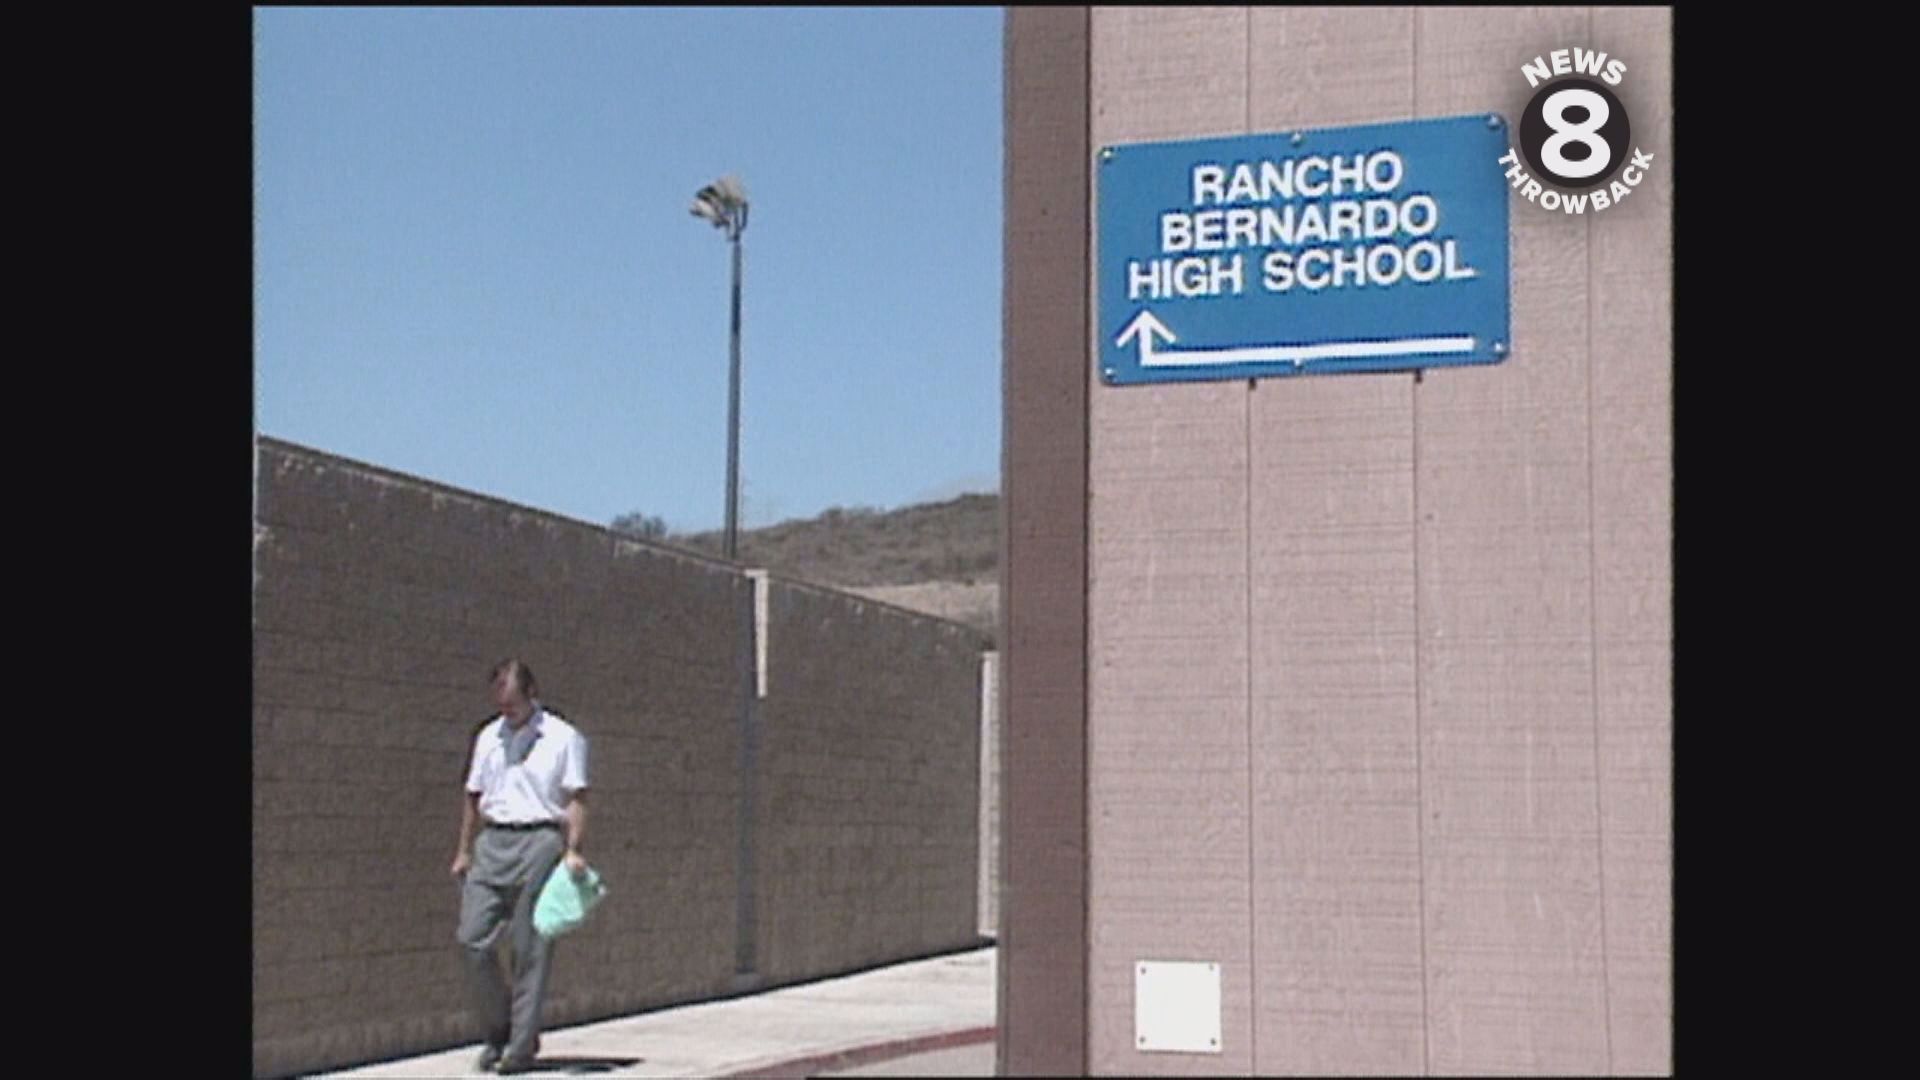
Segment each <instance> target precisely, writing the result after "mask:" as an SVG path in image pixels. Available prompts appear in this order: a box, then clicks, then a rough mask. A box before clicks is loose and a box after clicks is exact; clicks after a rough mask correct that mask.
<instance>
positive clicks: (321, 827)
mask: <svg viewBox="0 0 1920 1080" xmlns="http://www.w3.org/2000/svg"><path fill="white" fill-rule="evenodd" d="M256 465H257V476H258V479H257V487H258V491H257V501H256V512H255V518H256V521H255V566H254V582H255V589H254V716H253V728H252V734H253V768H254V801H253V820H254V851H253V856H254V858H253V862H254V887H253V911H254V914H253V924H254V925H253V931H254V932H253V942H254V1018H253V1019H254V1040H255V1042H254V1064H255V1069H256V1071H257V1072H261V1073H267V1074H276V1073H285V1072H290V1071H305V1070H313V1069H319V1068H328V1067H335V1066H340V1065H345V1064H350V1063H354V1062H360V1061H367V1060H373V1059H377V1058H381V1057H388V1056H394V1055H400V1054H407V1053H417V1052H421V1051H425V1050H429V1049H433V1048H436V1047H444V1046H449V1045H454V1044H458V1043H461V1042H465V1041H468V1040H470V1039H472V1038H474V1037H475V1035H474V1033H473V1031H472V1030H471V1028H470V1021H469V1019H468V1017H467V1016H466V1014H465V1012H464V1006H465V1001H464V996H463V994H462V986H461V981H460V968H459V961H458V952H457V946H455V945H454V943H453V930H454V922H455V919H456V916H457V912H458V902H459V900H458V894H459V890H458V886H457V885H456V883H455V882H454V881H453V879H452V878H451V877H450V876H449V875H448V873H447V867H448V864H449V862H450V861H451V858H452V855H453V847H454V840H455V837H456V834H457V829H458V823H459V811H460V803H461V796H460V786H459V785H460V781H461V779H462V777H463V775H464V768H465V763H466V757H467V753H468V749H469V747H470V745H471V740H472V737H473V734H474V731H475V729H476V728H477V726H478V725H479V724H480V723H481V722H482V721H483V720H485V719H486V717H487V713H488V712H489V707H488V703H487V697H486V687H485V685H484V682H485V675H486V671H487V669H488V667H489V666H490V665H491V664H492V663H493V662H494V661H495V660H497V659H499V658H500V657H502V656H505V655H509V654H514V655H519V656H521V657H523V658H525V659H526V660H527V662H528V663H529V664H530V665H531V666H532V667H533V669H534V670H535V672H536V673H538V675H539V677H540V681H541V684H542V688H543V690H544V693H545V697H546V700H547V702H548V703H549V704H550V705H552V706H554V707H556V708H557V709H559V710H560V711H561V712H563V713H564V714H566V715H567V716H568V717H569V718H570V719H572V720H573V721H575V722H576V723H578V724H579V725H580V726H581V727H582V729H583V730H584V731H585V732H586V734H587V735H588V737H589V739H590V740H591V745H592V780H593V785H594V793H593V797H592V815H591V825H590V834H589V845H588V848H589V853H590V857H591V859H592V861H593V863H594V864H595V866H596V867H597V868H599V869H600V870H601V872H602V873H603V874H605V875H606V877H607V879H608V880H609V882H610V884H611V886H612V889H613V892H612V895H611V896H610V898H609V899H608V901H607V903H606V904H605V906H604V907H603V908H602V909H601V910H600V911H599V912H597V913H596V915H595V918H594V919H593V920H592V922H590V924H589V925H588V926H587V927H586V928H584V929H583V930H581V931H580V932H579V933H578V935H577V936H575V937H571V938H568V939H567V940H565V941H563V942H562V943H561V944H560V945H559V946H558V952H557V958H556V963H555V969H554V975H553V982H552V985H551V990H550V994H549V999H548V1015H547V1023H548V1024H549V1025H555V1024H566V1023H570V1022H578V1021H582V1020H586V1019H590V1018H595V1017H602V1016H608V1015H615V1014H619V1013H622V1012H630V1011H635V1010H639V1009H644V1008H648V1007H652V1006H658V1005H663V1004H667V1003H671V1002H677V1001H686V1000H692V999H697V998H700V997H703V996H709V995H713V994H716V993H721V992H724V991H726V990H728V989H729V988H730V987H731V986H732V985H733V983H732V979H733V975H734V959H735V943H736V936H737V926H736V887H735V886H736V864H737V852H738V847H739V843H738V834H739V816H738V815H739V806H740V797H741V777H740V771H739V769H740V731H741V718H742V710H743V709H744V708H746V707H747V705H748V695H749V694H750V693H751V683H750V682H748V681H746V680H743V679H742V677H741V675H742V673H743V672H745V671H748V670H749V669H748V668H745V667H743V666H741V657H743V656H750V644H751V642H750V638H749V637H748V635H750V634H751V632H752V631H751V626H752V623H751V601H752V588H751V584H750V582H749V580H748V579H747V577H746V576H745V575H744V574H742V573H740V572H739V571H737V570H735V569H733V568H730V567H728V566H726V565H724V564H721V563H717V562H714V561H712V560H708V559H703V558H701V557H699V556H695V555H691V554H687V553H680V552H676V551H673V550H670V549H666V548H662V547H657V546H652V545H647V544H643V543H638V542H633V541H629V540H626V539H623V538H619V537H616V536H614V535H613V534H611V533H609V532H607V531H606V530H604V529H600V528H596V527H593V526H590V525H585V524H582V523H578V522H573V521H569V520H566V519H563V518H559V517H557V516H554V515H550V514H545V513H541V512H538V511H533V510H529V509H525V508H522V507H515V506H511V505H508V504H505V503H501V502H498V501H495V500H491V499H487V498H484V497H480V496H475V495H471V494H468V493H464V492H459V491H454V490H451V489H447V488H444V487H439V486H436V485H432V484H428V483H425V482H422V481H418V480H414V479H412V478H408V477H404V476H399V475H397V474H393V473H390V472H387V471H385V470H381V469H377V468H373V467H369V466H364V465H360V464H357V463H353V462H348V461H344V460H342V459H339V458H335V457H331V456H328V455H324V454H320V453H316V452H313V451H310V450H306V449H304V448H300V447H296V446H291V445H288V444H285V443H280V442H277V441H274V440H267V439H262V440H261V441H260V443H259V448H258V456H257V462H256ZM789 591H790V590H789V589H788V588H787V587H784V586H781V585H778V584H776V599H780V600H781V602H780V603H778V604H777V607H778V608H779V609H780V610H781V611H782V612H783V613H785V612H788V611H791V612H793V613H794V614H793V615H792V617H797V618H799V619H800V620H801V621H800V623H799V624H798V625H790V624H789V623H788V622H786V621H780V620H777V621H776V628H775V633H776V635H784V640H785V649H786V650H788V651H786V652H785V653H784V655H785V657H786V658H787V659H786V662H788V663H790V664H797V665H798V667H797V668H795V669H794V670H795V672H796V673H795V674H788V675H785V676H784V677H783V670H784V669H782V668H780V667H778V666H776V668H775V671H774V672H773V674H774V675H775V685H776V686H781V685H785V686H788V687H791V688H792V690H793V691H794V692H795V693H796V695H798V696H797V697H796V698H795V699H794V700H792V701H787V700H784V699H782V698H781V697H780V696H779V694H780V691H779V690H775V691H774V696H773V697H771V698H770V699H769V701H767V702H760V703H758V705H759V707H760V708H761V709H762V710H763V711H762V712H761V713H759V714H757V716H756V720H757V721H758V722H761V723H763V724H764V723H766V722H767V721H768V720H769V719H778V720H779V721H780V722H781V723H784V724H785V725H787V727H786V728H785V729H782V731H781V733H780V734H781V735H782V736H784V734H786V733H787V732H791V733H792V734H794V735H796V736H798V735H799V734H800V733H802V732H806V733H808V734H807V737H805V738H798V737H796V738H793V739H786V738H784V737H778V738H774V739H772V740H766V741H765V742H764V743H763V745H762V747H761V754H760V763H761V766H762V768H763V769H765V770H766V774H765V776H766V778H765V779H763V780H762V783H761V791H762V792H763V793H772V792H784V791H786V790H787V789H784V788H781V787H780V786H779V781H780V780H781V778H785V777H789V776H795V777H799V776H804V777H806V778H807V779H806V780H805V782H804V783H800V784H799V785H798V786H797V787H796V788H795V789H794V790H795V791H796V792H797V797H798V798H799V799H800V800H802V801H801V802H800V803H799V804H798V805H801V806H803V807H804V808H805V813H806V815H807V816H806V817H805V818H804V821H805V823H806V824H807V827H808V828H810V829H811V830H813V831H801V832H797V833H793V834H790V835H789V834H786V833H783V832H780V831H778V830H774V829H772V828H770V827H765V826H763V827H762V828H761V830H760V833H759V838H760V844H761V846H760V848H759V851H758V857H757V860H756V864H755V866H756V874H757V880H758V886H759V889H760V890H761V897H762V898H761V900H760V905H759V919H760V934H761V937H760V939H759V940H758V942H757V947H758V951H759V954H760V956H761V957H762V958H763V959H765V958H769V957H776V956H777V957H780V958H781V964H782V966H781V967H780V968H779V969H778V971H777V973H776V972H775V971H774V970H773V969H771V968H768V967H767V966H766V965H765V964H764V963H763V965H762V972H763V974H764V975H766V976H768V977H771V978H775V979H780V978H800V977H807V976H814V975H821V974H827V973H831V972H833V971H836V970H845V969H847V968H850V967H854V966H858V965H860V964H865V963H871V962H875V961H877V960H883V959H890V958H895V957H898V956H903V955H916V954H923V953H926V952H929V951H935V950H938V949H941V948H945V947H949V946H957V945H961V944H965V943H967V942H968V941H969V940H970V935H971V934H972V933H973V929H974V921H975V920H974V903H975V895H976V889H975V873H976V862H975V859H976V855H975V849H974V847H973V846H972V845H973V843H974V829H975V826H974V824H973V822H974V820H975V819H974V814H975V810H976V798H977V794H976V791H977V783H978V765H977V756H978V742H977V739H978V734H977V730H978V708H979V706H978V692H977V687H976V682H977V678H978V675H977V673H978V668H979V663H978V659H977V654H978V651H979V648H980V645H981V642H980V641H979V639H978V638H977V637H976V636H974V635H972V634H970V633H969V632H968V631H966V630H965V629H964V628H961V627H957V626H954V625H952V624H949V623H944V622H940V621H938V620H933V619H929V618H925V617H921V616H915V615H910V614H908V613H904V612H895V611H892V610H891V609H886V610H885V612H884V613H882V609H880V608H879V607H878V606H877V605H874V604H872V603H871V602H867V601H860V600H857V599H856V598H852V597H847V596H843V595H840V594H835V593H830V592H826V591H822V590H807V598H806V599H805V600H804V602H802V601H786V600H783V599H781V598H784V597H785V596H786V595H787V593H788V592H789ZM863 612H864V614H863ZM743 614H745V615H746V616H747V617H746V618H744V619H743V618H742V615H743ZM788 618H789V616H788V615H786V614H783V615H782V616H781V620H786V619H788ZM809 620H811V621H822V620H824V621H825V622H827V623H831V624H833V630H832V632H831V633H829V634H827V635H825V636H824V637H823V638H822V639H821V640H818V641H813V640H811V638H810V635H809V633H808V632H807V629H806V626H807V624H808V621H809ZM789 630H790V631H791V632H790V633H789V632H788V631H789ZM782 642H783V637H782V636H776V637H775V638H774V639H773V643H774V645H775V652H774V656H775V657H776V658H777V657H781V656H782V655H783V653H782ZM780 662H781V661H779V660H777V659H776V661H775V663H776V665H778V664H779V663H780ZM848 751H853V752H851V753H849V752H848ZM788 754H801V755H805V756H803V757H802V758H801V759H800V761H799V762H793V761H789V760H787V757H786V755H788ZM903 775H904V776H906V777H909V778H910V780H908V781H905V782H903V780H902V776H903ZM770 781H771V782H770ZM870 796H871V798H872V799H873V805H885V806H887V807H888V814H889V816H888V824H889V826H890V827H889V828H886V829H880V828H872V827H867V828H866V831H860V832H832V829H833V828H834V827H836V826H835V823H836V822H837V821H838V820H839V819H838V818H837V817H836V815H839V814H846V813H852V812H853V809H854V808H855V807H858V806H863V805H867V804H868V799H869V797H870ZM763 805H764V804H763ZM756 824H760V823H758V822H756ZM861 827H862V826H844V828H861ZM830 832H831V835H830V836H829V833H830ZM773 838H778V840H779V842H780V843H781V844H784V845H785V847H784V850H783V851H782V853H781V854H780V855H776V854H775V853H774V849H773V848H772V847H771V846H767V842H768V840H769V839H773ZM816 842H818V843H822V844H824V845H825V850H826V852H827V853H826V854H825V855H824V860H825V861H824V862H822V858H823V856H822V855H821V854H820V853H819V852H815V851H813V850H812V849H811V848H810V845H812V844H814V843H816ZM896 849H897V850H896ZM823 866H824V868H825V869H824V870H823V869H822V867H823ZM789 868H791V870H789ZM789 873H792V874H798V875H801V880H804V881H805V882H806V883H807V885H806V887H804V888H802V887H796V886H794V885H793V884H792V883H791V880H790V878H789ZM876 874H880V875H883V876H881V877H875V876H874V875H876ZM862 875H865V876H862ZM826 884H831V885H833V886H835V887H836V888H837V889H838V890H839V892H837V893H834V892H830V891H827V890H826V889H825V888H824V887H821V886H824V885H826ZM816 887H820V888H819V889H818V891H817V892H815V891H810V890H814V889H816ZM868 890H871V893H872V896H873V897H874V898H875V899H874V902H873V903H872V905H871V906H870V907H865V908H863V907H861V906H860V905H859V904H858V903H854V902H853V901H851V900H850V899H849V898H850V897H853V896H856V895H859V894H861V893H863V892H865V891H868ZM949 893H951V896H949V895H948V894H949ZM796 905H797V906H796ZM850 905H851V910H854V911H856V912H870V915H868V916H866V917H864V918H860V919H857V920H853V921H852V926H853V928H854V929H855V930H856V931H858V932H857V933H849V932H848V931H847V927H848V925H849V922H850V920H849V919H848V917H847V912H848V911H849V910H850ZM949 909H951V911H950V910H949ZM868 931H871V933H868ZM863 935H864V936H863ZM806 942H813V943H814V944H811V945H808V944H805V943H806Z"/></svg>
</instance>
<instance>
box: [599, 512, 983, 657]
mask: <svg viewBox="0 0 1920 1080" xmlns="http://www.w3.org/2000/svg"><path fill="white" fill-rule="evenodd" d="M615 527H616V528H618V527H619V525H618V524H616V526H615ZM666 541H667V542H668V543H671V544H675V545H679V546H682V547H691V548H696V549H699V550H702V551H709V552H713V553H715V554H718V553H719V551H720V547H721V535H720V533H719V532H718V531H714V532H704V533H691V534H683V535H669V536H667V537H666ZM739 561H740V562H742V563H744V564H746V565H748V566H763V567H766V568H768V569H770V570H772V571H774V572H775V573H777V574H782V575H784V576H787V577H792V578H798V579H800V580H802V581H811V582H815V583H817V584H821V585H833V586H837V587H840V588H843V589H847V590H848V591H850V592H857V593H860V594H861V595H863V596H871V597H873V598H874V599H876V600H883V601H886V602H887V603H891V604H898V605H900V606H901V607H905V608H912V609H914V610H915V611H924V612H927V613H928V614H931V615H939V616H942V617H944V618H949V619H954V620H956V621H958V622H963V623H966V624H968V625H969V626H972V627H974V628H975V629H977V630H979V631H980V632H981V633H984V634H986V635H987V636H988V637H989V638H992V637H994V636H995V634H996V631H997V620H998V617H999V615H998V613H999V580H1000V497H999V496H998V495H962V496H960V497H959V498H956V499H950V500H948V501H946V502H940V503H923V504H920V505H917V506H906V507H901V508H900V509H898V510H888V511H879V510H871V509H866V508H857V509H851V510H849V509H842V508H839V507H836V508H834V509H831V510H828V511H826V512H825V513H823V514H821V515H819V516H818V517H814V518H808V519H805V520H799V521H783V522H781V523H780V524H778V525H769V526H766V527H765V528H760V529H748V530H743V531H742V532H741V533H740V558H739Z"/></svg>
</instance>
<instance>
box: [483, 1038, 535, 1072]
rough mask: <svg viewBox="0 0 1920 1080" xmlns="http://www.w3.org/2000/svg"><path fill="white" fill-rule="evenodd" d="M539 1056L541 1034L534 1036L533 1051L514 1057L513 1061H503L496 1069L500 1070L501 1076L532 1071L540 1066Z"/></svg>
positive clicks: (496, 1070)
mask: <svg viewBox="0 0 1920 1080" xmlns="http://www.w3.org/2000/svg"><path fill="white" fill-rule="evenodd" d="M539 1058H540V1036H538V1035H535V1036H534V1037H533V1053H531V1054H529V1055H527V1056H526V1057H523V1058H514V1059H513V1060H511V1061H501V1062H500V1063H499V1066H498V1067H497V1068H496V1069H495V1070H494V1071H495V1072H498V1073H499V1074H500V1075H501V1076H514V1075H517V1074H519V1073H530V1072H533V1071H535V1070H537V1069H538V1068H539V1067H540V1066H539V1064H538V1061H539Z"/></svg>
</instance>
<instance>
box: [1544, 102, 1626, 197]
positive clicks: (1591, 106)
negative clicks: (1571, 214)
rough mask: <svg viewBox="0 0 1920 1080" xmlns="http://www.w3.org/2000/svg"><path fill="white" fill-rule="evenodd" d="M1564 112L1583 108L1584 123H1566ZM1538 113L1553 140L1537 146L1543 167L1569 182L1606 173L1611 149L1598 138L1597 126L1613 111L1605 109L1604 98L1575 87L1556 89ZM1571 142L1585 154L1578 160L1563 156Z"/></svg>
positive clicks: (1610, 159) (1610, 161) (1598, 128)
mask: <svg viewBox="0 0 1920 1080" xmlns="http://www.w3.org/2000/svg"><path fill="white" fill-rule="evenodd" d="M1568 109H1585V110H1586V111H1587V119H1586V122H1585V123H1580V124H1570V123H1568V122H1567V110H1568ZM1541 114H1542V117H1543V119H1545V120H1546V122H1547V126H1548V127H1549V128H1552V129H1553V137H1552V138H1549V139H1548V140H1547V141H1546V143H1545V144H1544V145H1542V146H1541V147H1540V160H1541V161H1542V162H1543V163H1545V165H1546V166H1547V168H1549V169H1552V170H1553V171H1554V172H1556V173H1559V174H1560V175H1561V176H1564V177H1566V178H1567V179H1569V180H1585V179H1586V178H1588V177H1589V176H1593V175H1595V174H1596V173H1603V172H1606V171H1607V166H1608V165H1609V164H1611V163H1612V162H1613V148H1612V147H1610V146H1608V145H1607V141H1606V140H1605V139H1602V138H1600V126H1601V125H1602V124H1605V123H1606V122H1607V118H1608V117H1609V116H1611V115H1612V114H1613V112H1612V110H1611V109H1609V108H1607V99H1606V98H1603V97H1601V96H1600V95H1599V94H1596V93H1594V92H1593V91H1591V90H1581V89H1578V88H1576V87H1569V88H1567V89H1565V90H1556V91H1554V93H1553V94H1552V95H1551V96H1550V97H1548V98H1547V100H1546V103H1545V104H1544V105H1543V106H1542V107H1541ZM1575 143H1577V144H1579V145H1581V146H1584V147H1586V148H1587V152H1586V154H1585V155H1584V156H1582V157H1580V158H1578V159H1575V158H1570V157H1568V156H1567V155H1566V149H1567V147H1568V146H1569V145H1571V144H1575Z"/></svg>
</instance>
